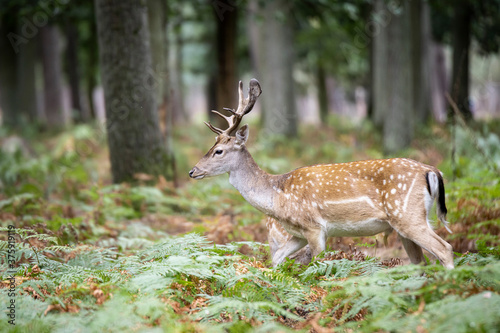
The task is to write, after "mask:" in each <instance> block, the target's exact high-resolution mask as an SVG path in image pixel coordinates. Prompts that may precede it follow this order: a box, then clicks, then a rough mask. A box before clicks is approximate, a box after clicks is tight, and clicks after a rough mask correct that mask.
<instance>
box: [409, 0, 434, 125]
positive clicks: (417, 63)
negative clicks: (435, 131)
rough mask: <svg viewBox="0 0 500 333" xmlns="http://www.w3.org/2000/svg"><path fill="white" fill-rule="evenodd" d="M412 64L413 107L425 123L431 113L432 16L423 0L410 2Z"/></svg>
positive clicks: (417, 118) (418, 117) (416, 114)
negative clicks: (430, 62)
mask: <svg viewBox="0 0 500 333" xmlns="http://www.w3.org/2000/svg"><path fill="white" fill-rule="evenodd" d="M410 12H411V13H410V14H411V33H412V34H411V35H412V41H411V42H412V65H413V73H412V75H413V96H414V98H413V103H414V104H413V109H414V112H415V121H416V122H417V123H418V124H425V123H426V122H427V121H428V120H429V115H430V99H429V95H430V89H429V82H430V76H429V56H428V48H429V43H430V17H429V15H430V14H429V8H428V4H427V3H426V2H424V1H423V0H415V1H411V3H410Z"/></svg>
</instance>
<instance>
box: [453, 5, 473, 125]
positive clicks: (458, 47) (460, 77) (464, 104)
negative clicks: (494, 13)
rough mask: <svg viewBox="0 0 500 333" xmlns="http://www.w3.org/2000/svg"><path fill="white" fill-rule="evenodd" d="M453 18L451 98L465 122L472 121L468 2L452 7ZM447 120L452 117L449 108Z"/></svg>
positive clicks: (469, 15) (470, 19)
mask: <svg viewBox="0 0 500 333" xmlns="http://www.w3.org/2000/svg"><path fill="white" fill-rule="evenodd" d="M453 8H454V10H455V12H454V16H453V32H452V34H453V36H452V47H453V64H452V81H451V87H450V88H451V94H450V95H451V97H452V99H453V100H454V101H455V103H456V104H457V106H458V109H459V110H460V112H461V114H462V116H463V117H464V118H465V120H470V119H472V116H473V115H472V112H471V109H470V100H469V48H470V42H471V21H472V8H471V6H470V4H469V2H468V1H460V2H458V3H457V4H456V5H455V6H454V7H453ZM448 112H449V118H450V117H453V110H452V109H451V108H450V110H449V111H448Z"/></svg>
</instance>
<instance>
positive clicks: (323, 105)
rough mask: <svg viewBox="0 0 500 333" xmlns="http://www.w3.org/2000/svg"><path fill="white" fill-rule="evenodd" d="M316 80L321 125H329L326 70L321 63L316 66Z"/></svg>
mask: <svg viewBox="0 0 500 333" xmlns="http://www.w3.org/2000/svg"><path fill="white" fill-rule="evenodd" d="M316 80H317V81H318V82H317V84H318V102H319V103H318V104H319V118H320V120H321V124H323V125H326V124H327V123H328V111H329V110H328V94H327V91H326V77H325V68H324V66H323V65H322V64H321V62H320V61H318V62H317V64H316Z"/></svg>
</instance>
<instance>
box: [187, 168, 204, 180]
mask: <svg viewBox="0 0 500 333" xmlns="http://www.w3.org/2000/svg"><path fill="white" fill-rule="evenodd" d="M205 175H206V173H205V172H204V171H201V170H200V169H198V168H197V167H194V168H192V169H191V171H189V177H191V178H193V179H202V178H205Z"/></svg>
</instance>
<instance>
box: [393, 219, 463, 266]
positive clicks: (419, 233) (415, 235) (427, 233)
mask: <svg viewBox="0 0 500 333" xmlns="http://www.w3.org/2000/svg"><path fill="white" fill-rule="evenodd" d="M398 233H399V234H400V235H401V236H402V237H404V238H407V239H408V240H410V241H411V242H412V243H415V245H417V246H420V247H422V248H424V249H426V250H427V251H429V252H430V253H432V254H433V255H434V256H435V257H436V258H438V259H439V261H440V262H441V264H442V265H443V266H444V267H446V268H450V269H451V268H454V264H453V248H452V246H451V245H450V244H448V243H447V242H445V241H444V240H443V239H442V238H441V237H439V236H438V235H437V234H436V233H435V232H434V231H433V230H432V229H431V228H430V227H429V226H428V225H427V223H425V224H422V225H421V226H420V227H413V228H412V229H411V231H402V230H398ZM404 244H405V243H404V242H403V245H404ZM410 248H411V249H410V251H408V249H407V248H406V245H405V249H406V251H407V252H408V255H409V256H410V260H412V262H413V260H414V259H412V257H411V256H412V254H410V253H414V252H412V251H414V250H415V247H414V246H412V245H410ZM415 260H416V258H415Z"/></svg>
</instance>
